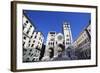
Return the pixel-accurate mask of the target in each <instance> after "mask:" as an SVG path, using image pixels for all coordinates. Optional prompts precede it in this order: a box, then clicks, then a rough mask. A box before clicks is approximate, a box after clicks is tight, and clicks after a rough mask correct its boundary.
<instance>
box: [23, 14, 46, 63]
mask: <svg viewBox="0 0 100 73" xmlns="http://www.w3.org/2000/svg"><path fill="white" fill-rule="evenodd" d="M22 40H23V62H34V61H39V57H40V53H41V49H42V45H43V40H44V37H43V34H42V33H41V32H38V31H36V28H35V27H34V26H33V25H32V23H31V22H30V20H29V19H28V17H27V16H26V15H25V14H23V39H22Z"/></svg>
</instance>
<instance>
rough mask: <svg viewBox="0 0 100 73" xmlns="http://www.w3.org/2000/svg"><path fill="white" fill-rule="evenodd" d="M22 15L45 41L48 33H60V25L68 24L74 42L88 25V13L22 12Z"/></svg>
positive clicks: (89, 17) (89, 15) (89, 16)
mask: <svg viewBox="0 0 100 73" xmlns="http://www.w3.org/2000/svg"><path fill="white" fill-rule="evenodd" d="M24 14H25V15H26V16H27V17H28V18H29V19H30V21H31V22H32V24H33V25H34V26H35V27H36V31H41V32H42V33H43V35H44V38H45V41H46V38H47V34H48V32H49V31H56V32H57V33H59V32H60V33H63V32H62V23H63V22H64V21H66V22H69V23H70V27H71V31H72V37H73V40H75V39H76V38H77V37H78V35H79V33H80V32H81V31H82V30H83V29H84V27H86V26H87V25H88V24H89V20H90V19H91V14H90V13H82V12H81V13H79V12H78V13H77V12H55V11H34V10H24Z"/></svg>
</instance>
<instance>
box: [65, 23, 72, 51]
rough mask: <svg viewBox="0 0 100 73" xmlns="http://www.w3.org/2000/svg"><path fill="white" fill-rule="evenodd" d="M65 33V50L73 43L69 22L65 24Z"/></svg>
mask: <svg viewBox="0 0 100 73" xmlns="http://www.w3.org/2000/svg"><path fill="white" fill-rule="evenodd" d="M63 33H64V44H65V49H67V47H68V46H70V45H71V44H72V42H73V39H72V33H71V28H70V24H69V23H67V22H64V23H63Z"/></svg>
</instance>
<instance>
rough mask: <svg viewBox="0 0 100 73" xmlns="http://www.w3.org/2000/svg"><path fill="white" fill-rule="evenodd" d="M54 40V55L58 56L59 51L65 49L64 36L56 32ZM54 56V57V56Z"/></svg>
mask: <svg viewBox="0 0 100 73" xmlns="http://www.w3.org/2000/svg"><path fill="white" fill-rule="evenodd" d="M55 42H56V46H55V53H56V54H55V55H56V56H58V54H59V51H64V50H65V46H64V36H63V34H62V33H58V34H57V35H56V37H55ZM56 56H55V57H56Z"/></svg>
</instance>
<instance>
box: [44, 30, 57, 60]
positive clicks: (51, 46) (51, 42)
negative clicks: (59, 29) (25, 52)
mask: <svg viewBox="0 0 100 73" xmlns="http://www.w3.org/2000/svg"><path fill="white" fill-rule="evenodd" d="M55 36H56V32H53V31H51V32H49V33H48V35H47V40H46V48H45V54H44V58H43V60H50V59H51V58H53V57H54V55H55V52H54V50H55V45H56V42H55Z"/></svg>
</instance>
